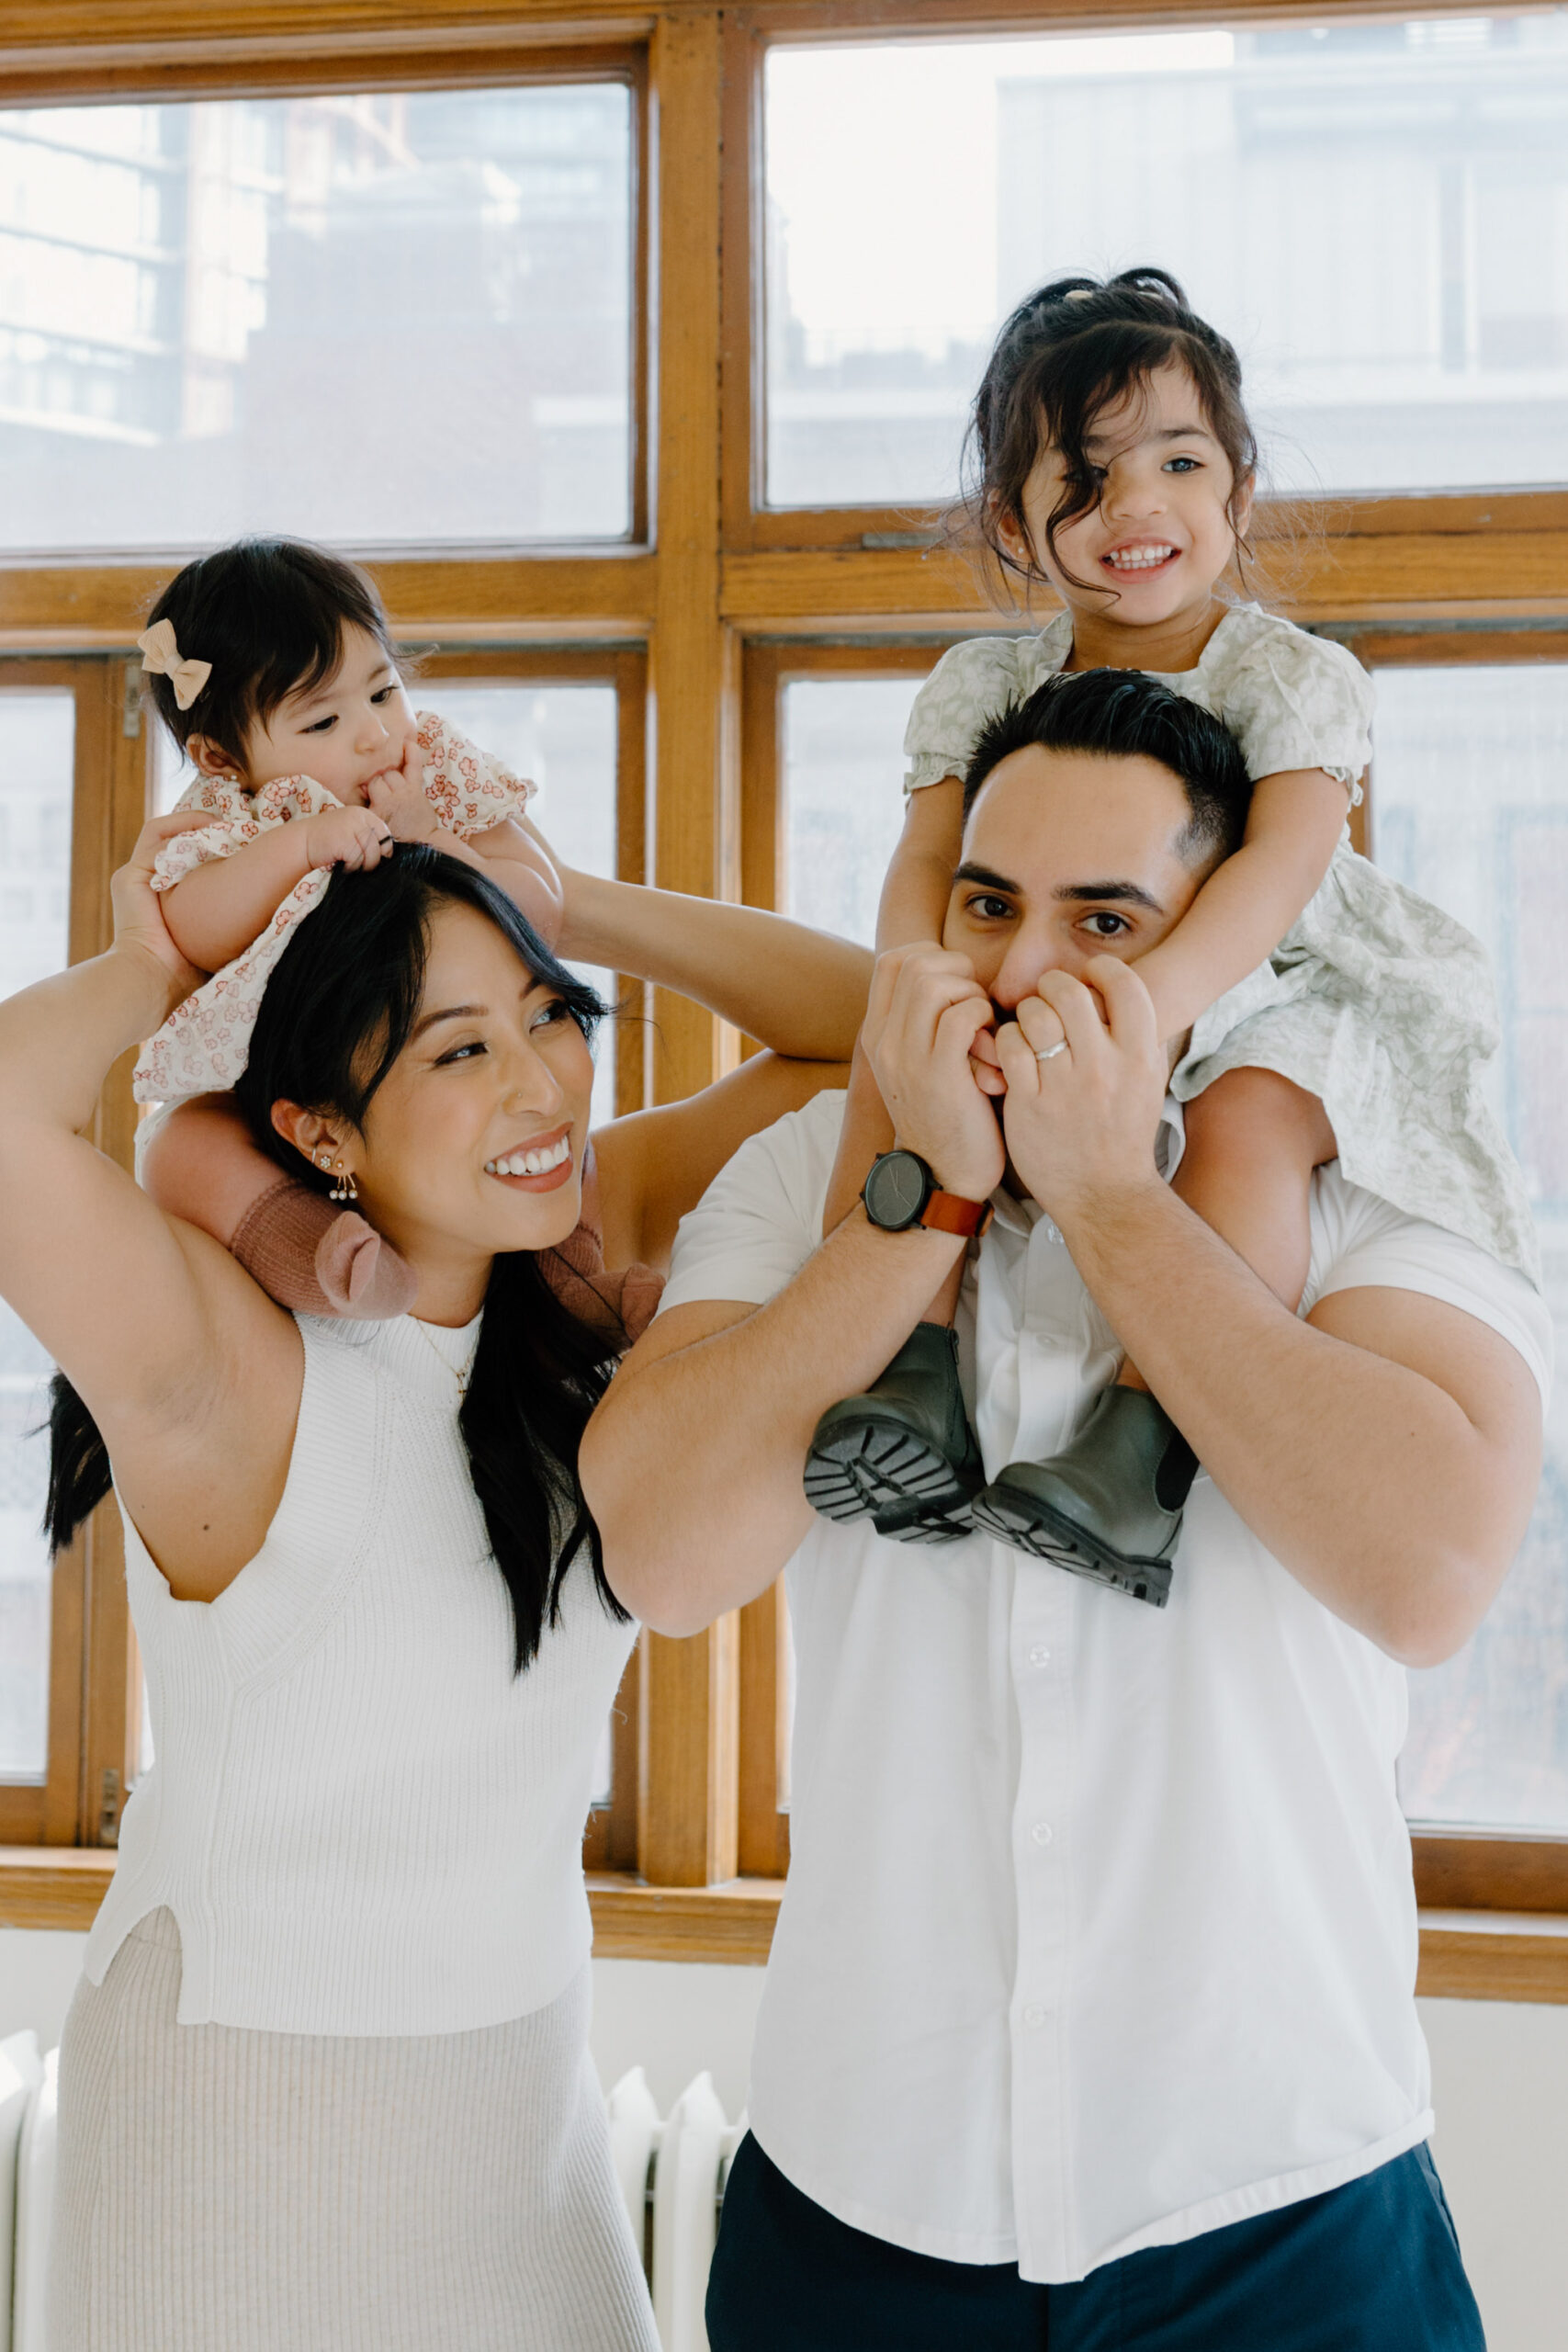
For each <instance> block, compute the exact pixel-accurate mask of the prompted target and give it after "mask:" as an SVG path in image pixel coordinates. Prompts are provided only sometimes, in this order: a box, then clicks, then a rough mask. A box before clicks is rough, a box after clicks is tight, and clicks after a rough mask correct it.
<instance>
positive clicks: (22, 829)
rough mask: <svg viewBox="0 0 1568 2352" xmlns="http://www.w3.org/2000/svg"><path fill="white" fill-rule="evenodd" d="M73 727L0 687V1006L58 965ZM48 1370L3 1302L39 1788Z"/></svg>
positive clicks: (5, 1601) (6, 1758)
mask: <svg viewBox="0 0 1568 2352" xmlns="http://www.w3.org/2000/svg"><path fill="white" fill-rule="evenodd" d="M75 717H76V706H75V699H74V697H73V695H68V694H47V693H29V692H28V691H26V690H17V689H16V688H13V689H11V690H10V691H9V692H7V691H6V690H5V689H4V687H0V997H5V996H11V995H14V994H15V992H16V990H17V989H25V988H28V987H30V986H31V984H32V982H33V981H34V980H40V979H42V978H44V977H45V975H46V974H48V973H50V972H54V971H58V970H59V969H60V967H61V966H62V964H63V963H64V962H65V958H66V952H67V945H68V939H69V931H68V925H69V920H70V914H69V896H70V885H71V786H72V772H73V754H74V733H75ZM51 1369H52V1367H51V1363H50V1361H49V1358H48V1356H47V1355H46V1354H45V1353H44V1351H43V1350H42V1348H40V1347H39V1343H38V1341H37V1340H35V1339H34V1338H33V1336H32V1333H31V1332H30V1331H28V1329H26V1327H25V1326H24V1325H23V1324H22V1323H20V1322H18V1321H17V1317H16V1316H14V1315H13V1314H12V1312H11V1310H10V1308H9V1307H8V1306H6V1305H5V1304H4V1303H3V1302H0V1780H8V1781H16V1780H24V1781H38V1780H41V1779H42V1778H43V1776H44V1770H45V1767H46V1765H47V1762H48V1743H49V1617H50V1608H49V1603H50V1588H49V1573H50V1571H49V1554H48V1552H47V1550H46V1548H45V1545H44V1541H43V1537H42V1535H41V1533H40V1532H39V1521H40V1520H41V1519H42V1516H43V1499H44V1487H45V1484H46V1480H47V1476H48V1468H49V1463H48V1455H47V1452H46V1450H45V1447H44V1444H43V1442H42V1441H41V1439H39V1438H36V1437H34V1436H32V1435H31V1432H32V1431H33V1430H36V1429H37V1428H38V1426H39V1422H40V1421H41V1420H42V1419H43V1418H44V1412H45V1397H44V1385H45V1383H46V1382H47V1380H48V1378H49V1375H50V1372H51Z"/></svg>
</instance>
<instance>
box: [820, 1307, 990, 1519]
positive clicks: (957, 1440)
mask: <svg viewBox="0 0 1568 2352" xmlns="http://www.w3.org/2000/svg"><path fill="white" fill-rule="evenodd" d="M985 1483H986V1472H985V1468H984V1465H983V1464H982V1463H981V1460H980V1452H979V1448H978V1447H977V1446H976V1443H975V1440H974V1436H973V1434H972V1433H971V1430H970V1428H969V1417H968V1415H967V1413H965V1411H964V1392H963V1390H962V1388H961V1387H960V1386H959V1384H958V1341H957V1339H956V1337H955V1336H954V1334H953V1332H952V1331H949V1330H945V1329H943V1328H942V1325H941V1324H940V1323H917V1324H916V1326H915V1328H914V1329H913V1330H912V1331H911V1332H910V1334H909V1336H908V1339H907V1340H905V1342H904V1344H903V1346H902V1347H901V1348H900V1349H899V1351H898V1352H897V1355H896V1356H895V1357H894V1359H893V1361H892V1363H890V1364H889V1365H888V1367H887V1369H886V1372H885V1373H884V1374H883V1375H882V1377H881V1379H880V1380H878V1381H876V1382H875V1383H874V1385H873V1386H872V1387H871V1388H870V1389H869V1390H868V1391H867V1393H866V1395H865V1396H863V1397H845V1398H844V1400H843V1402H842V1403H841V1404H839V1405H830V1406H829V1408H828V1410H827V1411H826V1412H825V1413H824V1414H823V1416H822V1418H821V1419H820V1420H819V1421H818V1424H817V1430H816V1434H815V1435H814V1437H813V1438H812V1441H811V1451H810V1452H809V1453H808V1454H807V1457H806V1498H807V1501H808V1502H809V1503H810V1505H811V1506H812V1509H813V1510H819V1511H820V1512H821V1513H822V1515H823V1517H824V1518H825V1519H865V1518H870V1519H871V1521H873V1523H874V1526H875V1529H876V1532H877V1533H878V1534H879V1535H890V1536H892V1537H893V1539H894V1540H895V1542H897V1543H899V1544H952V1543H954V1542H955V1541H956V1540H957V1538H958V1537H959V1536H961V1535H967V1534H968V1532H969V1530H970V1520H969V1504H970V1500H971V1498H972V1497H973V1496H975V1495H976V1494H977V1493H978V1492H979V1490H980V1488H981V1487H983V1486H984V1485H985Z"/></svg>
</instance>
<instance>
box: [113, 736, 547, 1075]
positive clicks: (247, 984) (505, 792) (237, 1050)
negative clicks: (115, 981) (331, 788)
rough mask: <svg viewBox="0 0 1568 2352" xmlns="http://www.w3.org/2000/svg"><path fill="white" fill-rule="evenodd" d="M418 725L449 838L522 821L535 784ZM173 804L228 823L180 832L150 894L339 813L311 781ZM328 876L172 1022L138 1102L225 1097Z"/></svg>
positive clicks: (193, 790)
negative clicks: (273, 835) (291, 828)
mask: <svg viewBox="0 0 1568 2352" xmlns="http://www.w3.org/2000/svg"><path fill="white" fill-rule="evenodd" d="M414 721H415V726H416V729H417V741H418V743H419V747H420V749H421V751H422V752H423V753H424V755H425V770H424V796H425V798H426V799H427V800H428V801H429V802H430V805H431V807H432V808H433V809H434V811H435V813H436V816H437V817H438V818H439V819H440V820H441V822H442V824H443V825H445V826H446V830H447V831H449V832H453V833H456V834H457V836H458V838H459V840H462V841H468V840H470V839H472V837H473V836H474V834H476V833H485V832H488V831H490V829H491V826H492V825H499V824H500V823H501V821H502V819H503V818H506V817H521V816H522V814H523V811H524V810H525V808H526V807H527V805H528V802H529V799H530V798H531V797H532V795H533V791H534V787H533V786H532V785H531V784H529V783H528V782H526V781H525V778H523V777H522V776H516V775H513V774H512V772H511V770H510V769H509V768H505V767H503V766H502V763H501V762H500V761H499V760H496V759H492V758H491V755H490V753H489V752H481V751H480V750H479V748H478V746H477V745H476V744H473V743H470V742H469V741H468V737H467V736H466V735H464V734H462V733H461V732H460V731H459V729H457V728H456V727H451V726H448V724H447V722H446V720H445V719H444V718H437V717H436V716H435V714H434V712H433V711H428V710H422V711H416V712H415V714H414ZM175 805H176V807H178V808H180V809H210V810H211V812H212V813H213V815H214V816H216V817H220V818H221V819H222V820H223V822H222V823H220V824H216V825H203V826H201V827H199V828H198V829H197V831H192V832H188V833H177V834H176V835H175V838H174V840H173V841H171V842H165V844H164V847H163V849H161V850H160V851H159V853H158V857H157V861H156V863H155V865H154V866H153V869H152V888H154V890H172V889H173V888H174V887H175V883H176V882H183V881H184V880H185V878H186V875H187V874H192V873H194V872H195V870H196V868H197V866H198V865H210V864H212V863H213V861H214V860H215V859H218V858H220V857H232V856H233V854H234V852H235V851H236V850H238V849H244V848H245V847H246V846H247V845H248V844H249V843H250V842H254V841H259V840H260V838H261V836H262V834H263V833H265V832H269V831H271V830H272V828H273V827H274V826H275V825H288V824H294V823H297V822H298V820H299V819H300V818H301V817H318V816H321V815H322V814H323V813H324V812H325V811H326V810H328V809H336V808H338V807H340V806H341V805H342V804H341V803H340V802H339V801H338V800H336V799H335V798H334V797H333V794H331V793H330V792H328V791H327V790H326V789H325V787H324V786H321V785H319V784H317V783H315V782H314V781H313V780H312V779H311V778H310V776H308V775H290V776H281V777H279V778H278V779H277V780H276V782H275V783H272V784H265V785H263V786H262V787H261V789H260V790H259V791H257V792H247V791H246V790H245V789H244V787H243V786H241V785H239V784H235V783H230V782H227V781H225V780H224V779H222V778H220V777H210V776H204V777H203V778H202V779H201V780H200V781H199V782H198V783H196V784H193V785H192V786H190V788H189V790H188V791H186V792H185V793H182V794H181V796H180V798H179V800H178V802H177V803H176V804H175ZM332 876H333V868H332V867H331V866H317V867H315V868H314V869H313V870H312V871H311V872H310V873H309V874H307V875H306V876H305V877H304V879H303V880H302V881H299V882H297V883H296V884H295V886H294V888H293V889H292V890H290V892H289V893H288V897H287V898H286V899H284V901H283V903H282V904H281V906H279V907H278V908H277V910H276V912H275V913H274V915H273V918H272V921H271V922H269V923H268V924H267V926H266V929H265V931H264V932H263V933H261V935H260V937H259V938H257V939H254V940H253V941H252V942H251V944H250V945H249V946H248V947H247V948H245V949H244V950H243V953H242V954H240V955H238V956H235V957H234V959H233V961H232V962H231V963H229V964H226V965H225V966H224V967H223V969H222V970H221V971H220V972H215V973H214V974H213V976H212V978H211V979H209V980H208V981H205V982H204V983H203V985H202V986H201V987H200V988H199V989H197V991H196V993H195V995H194V996H188V997H187V998H186V1001H185V1002H184V1003H183V1004H182V1005H180V1006H179V1007H178V1008H177V1010H176V1011H175V1012H172V1013H171V1014H170V1015H169V1018H168V1019H167V1021H165V1022H164V1025H163V1027H162V1028H161V1029H160V1030H159V1032H158V1034H157V1035H156V1036H155V1037H153V1038H152V1039H151V1040H150V1041H149V1042H148V1044H147V1046H145V1047H144V1048H143V1051H142V1056H141V1060H140V1061H139V1062H138V1064H137V1066H136V1072H135V1078H134V1080H133V1086H134V1091H135V1095H136V1099H137V1101H138V1102H139V1103H181V1102H185V1101H186V1099H187V1098H188V1097H189V1096H191V1095H193V1094H209V1093H221V1092H226V1091H227V1090H228V1089H229V1088H230V1087H231V1086H232V1085H233V1083H234V1081H235V1080H236V1079H237V1078H238V1077H239V1076H240V1074H241V1072H242V1071H243V1069H244V1067H245V1061H246V1057H247V1056H248V1055H249V1052H250V1046H251V1032H252V1031H253V1029H254V1027H255V1023H256V1012H257V1010H258V1008H259V1006H260V1004H261V1000H262V991H263V989H265V987H266V984H267V981H268V980H269V978H271V977H272V973H273V971H274V969H275V967H276V964H277V959H278V957H279V956H281V955H282V953H283V951H284V949H285V948H286V947H287V946H288V942H289V940H290V939H291V938H292V936H293V933H294V926H295V924H296V923H298V922H299V921H300V920H301V919H302V918H303V917H304V916H306V915H308V914H309V913H310V910H311V909H312V908H313V907H315V906H318V905H319V904H320V903H321V898H322V895H323V893H324V892H325V890H326V888H327V885H328V883H329V882H330V881H331V879H332Z"/></svg>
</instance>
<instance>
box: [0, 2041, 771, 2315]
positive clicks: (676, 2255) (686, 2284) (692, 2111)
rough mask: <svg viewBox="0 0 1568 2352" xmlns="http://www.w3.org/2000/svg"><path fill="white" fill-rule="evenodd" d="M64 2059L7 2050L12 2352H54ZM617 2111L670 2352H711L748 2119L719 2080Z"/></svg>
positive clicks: (0, 2297) (638, 2090) (2, 2179)
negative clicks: (730, 2190) (730, 2180)
mask: <svg viewBox="0 0 1568 2352" xmlns="http://www.w3.org/2000/svg"><path fill="white" fill-rule="evenodd" d="M58 2057H59V2052H57V2051H52V2050H51V2052H50V2053H49V2056H48V2057H47V2058H40V2057H39V2047H38V2042H37V2040H36V2039H35V2037H34V2036H33V2035H32V2034H31V2033H15V2034H13V2035H12V2036H11V2038H10V2040H9V2041H0V2352H45V2346H44V2336H43V2295H44V2274H45V2271H46V2269H47V2267H48V2261H49V2214H50V2206H51V2201H52V2199H53V2195H54V2142H55V2133H54V2122H55V2080H56V2064H57V2060H58ZM608 2104H609V2112H610V2150H611V2154H612V2156H613V2158H614V2161H615V2177H616V2178H617V2180H618V2181H619V2182H620V2185H621V2194H622V2196H623V2197H624V2198H625V2199H626V2211H627V2213H628V2214H629V2215H630V2217H631V2225H632V2235H633V2237H634V2238H635V2240H636V2242H637V2246H638V2247H639V2248H640V2250H641V2254H642V2261H643V2268H644V2269H645V2270H646V2271H647V2273H648V2279H649V2287H650V2288H651V2290H652V2293H653V2309H654V2315H655V2317H656V2318H657V2320H658V2322H659V2334H660V2341H661V2343H662V2344H663V2346H664V2352H708V2339H707V2330H706V2329H705V2326H704V2325H703V2301H704V2298H705V2295H706V2293H707V2283H708V2264H709V2262H710V2261H711V2260H712V2258H713V2248H714V2238H715V2235H716V2231H717V2226H718V2209H719V2204H720V2201H721V2200H722V2199H723V2196H724V2183H725V2179H726V2177H727V2175H728V2170H729V2160H730V2158H731V2156H732V2155H733V2154H735V2151H736V2148H737V2146H738V2145H739V2141H740V2138H741V2135H742V2133H743V2132H744V2131H745V2129H746V2119H745V2117H744V2116H742V2117H741V2119H740V2120H739V2122H738V2123H731V2122H729V2121H728V2120H727V2118H726V2116H725V2112H724V2109H723V2108H722V2107H721V2106H720V2105H719V2103H718V2096H717V2093H716V2091H715V2089H714V2086H713V2077H712V2075H698V2076H697V2078H696V2080H695V2082H694V2083H689V2084H688V2085H687V2086H686V2088H685V2089H684V2090H683V2091H682V2094H681V2096H680V2098H678V2099H677V2100H676V2102H675V2104H674V2106H673V2107H672V2108H671V2110H670V2113H669V2115H668V2116H666V2117H663V2118H661V2117H660V2113H659V2109H658V2108H657V2107H656V2106H655V2104H654V2099H653V2094H652V2092H651V2091H650V2090H649V2087H648V2077H647V2075H645V2074H644V2073H643V2070H642V2068H641V2067H640V2066H634V2067H633V2069H632V2071H631V2073H630V2074H629V2075H622V2077H621V2079H620V2081H619V2082H618V2083H617V2084H616V2085H615V2089H614V2090H613V2091H612V2092H611V2093H610V2097H609V2102H608Z"/></svg>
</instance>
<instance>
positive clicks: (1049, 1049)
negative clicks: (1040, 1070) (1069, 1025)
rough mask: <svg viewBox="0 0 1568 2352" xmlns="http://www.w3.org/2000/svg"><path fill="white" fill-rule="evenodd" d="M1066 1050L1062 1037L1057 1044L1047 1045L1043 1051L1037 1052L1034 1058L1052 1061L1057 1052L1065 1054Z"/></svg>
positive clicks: (1039, 1060) (1064, 1040)
mask: <svg viewBox="0 0 1568 2352" xmlns="http://www.w3.org/2000/svg"><path fill="white" fill-rule="evenodd" d="M1066 1050H1067V1041H1066V1038H1065V1037H1064V1038H1063V1040H1062V1042H1061V1044H1060V1045H1059V1046H1046V1047H1045V1049H1044V1051H1043V1053H1037V1054H1036V1055H1035V1057H1034V1058H1035V1060H1036V1061H1037V1062H1054V1061H1055V1058H1056V1057H1057V1055H1058V1054H1065V1053H1066Z"/></svg>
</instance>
